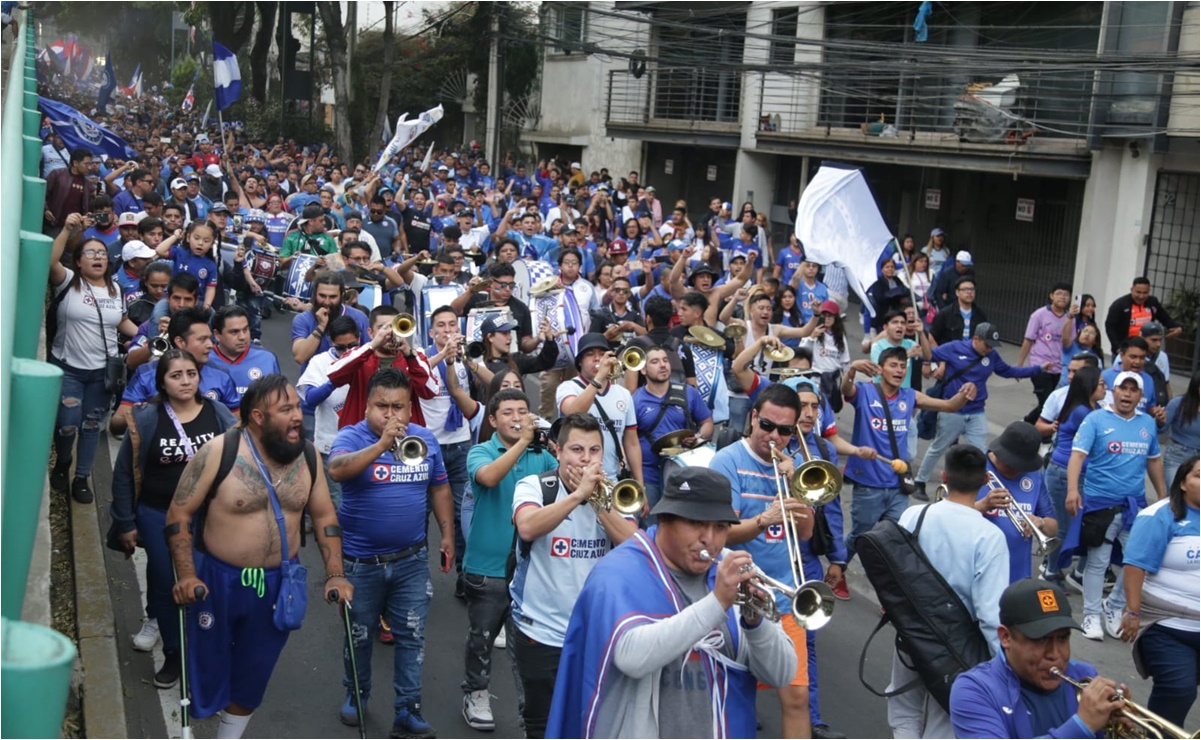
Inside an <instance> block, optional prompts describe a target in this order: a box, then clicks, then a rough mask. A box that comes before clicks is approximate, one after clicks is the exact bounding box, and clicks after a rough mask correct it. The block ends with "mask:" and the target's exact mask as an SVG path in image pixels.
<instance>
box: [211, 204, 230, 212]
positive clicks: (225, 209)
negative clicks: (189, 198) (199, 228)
mask: <svg viewBox="0 0 1201 740" xmlns="http://www.w3.org/2000/svg"><path fill="white" fill-rule="evenodd" d="M209 213H229V206H227V205H225V204H224V203H220V202H218V203H214V204H213V205H212V206H210V207H209Z"/></svg>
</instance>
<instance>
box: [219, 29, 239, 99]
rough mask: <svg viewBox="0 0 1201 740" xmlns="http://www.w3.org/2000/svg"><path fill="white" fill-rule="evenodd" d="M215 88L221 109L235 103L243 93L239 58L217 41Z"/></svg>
mask: <svg viewBox="0 0 1201 740" xmlns="http://www.w3.org/2000/svg"><path fill="white" fill-rule="evenodd" d="M213 88H214V89H215V92H216V98H217V110H219V111H222V110H225V109H226V108H228V107H229V106H231V105H233V104H234V103H235V102H237V100H238V96H240V95H241V94H242V72H241V70H239V69H238V58H237V57H236V56H234V53H233V52H232V51H230V50H229V49H226V48H225V47H224V46H222V45H221V44H218V43H217V42H216V41H214V42H213Z"/></svg>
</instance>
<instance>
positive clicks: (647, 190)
mask: <svg viewBox="0 0 1201 740" xmlns="http://www.w3.org/2000/svg"><path fill="white" fill-rule="evenodd" d="M643 190H645V191H646V192H648V193H654V192H657V191H656V190H655V186H654V185H647V186H646V187H645V188H643Z"/></svg>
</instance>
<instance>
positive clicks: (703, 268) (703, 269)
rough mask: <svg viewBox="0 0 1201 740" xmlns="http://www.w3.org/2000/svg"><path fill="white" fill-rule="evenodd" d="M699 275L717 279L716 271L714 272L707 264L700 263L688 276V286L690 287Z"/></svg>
mask: <svg viewBox="0 0 1201 740" xmlns="http://www.w3.org/2000/svg"><path fill="white" fill-rule="evenodd" d="M701 275H710V276H712V277H717V270H714V269H713V268H712V267H711V266H710V265H709V263H707V262H702V263H700V264H699V265H697V266H696V267H695V268H693V270H692V274H690V275H689V276H688V284H689V285H692V284H693V282H695V281H696V279H697V277H699V276H701Z"/></svg>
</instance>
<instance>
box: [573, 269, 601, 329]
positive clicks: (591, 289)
mask: <svg viewBox="0 0 1201 740" xmlns="http://www.w3.org/2000/svg"><path fill="white" fill-rule="evenodd" d="M567 287H569V288H571V292H572V293H574V294H575V302H576V305H577V306H579V307H580V322H581V323H582V324H583V326H582V327H580V330H581V331H582V332H583V333H584V334H587V333H588V330H589V328H590V327H591V326H592V312H593V311H599V310H600V307H601V303H600V298H598V297H597V293H596V286H595V285H593V284H592V283H590V282H588V281H587V280H585V279H584V278H582V277H578V278H576V280H575V282H574V283H572V284H571V285H569V286H567Z"/></svg>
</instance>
